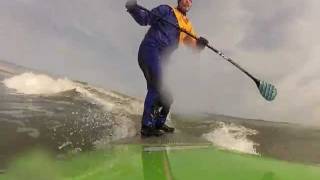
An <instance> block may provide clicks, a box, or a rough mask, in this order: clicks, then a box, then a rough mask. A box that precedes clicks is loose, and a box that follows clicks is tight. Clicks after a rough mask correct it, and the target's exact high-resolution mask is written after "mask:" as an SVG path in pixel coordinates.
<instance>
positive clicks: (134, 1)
mask: <svg viewBox="0 0 320 180" xmlns="http://www.w3.org/2000/svg"><path fill="white" fill-rule="evenodd" d="M136 5H137V0H128V1H127V3H126V8H127V10H129V11H130V10H131V9H133V8H134V7H135V6H136Z"/></svg>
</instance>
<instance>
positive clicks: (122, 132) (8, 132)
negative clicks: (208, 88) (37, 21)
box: [0, 62, 320, 171]
mask: <svg viewBox="0 0 320 180" xmlns="http://www.w3.org/2000/svg"><path fill="white" fill-rule="evenodd" d="M142 109H143V101H142V100H140V99H136V98H133V97H129V96H126V95H123V94H121V93H118V92H114V91H110V90H105V89H102V88H99V87H94V86H90V85H88V84H87V83H83V82H79V81H72V80H69V79H68V78H59V77H54V76H50V75H48V74H45V73H39V72H37V71H31V70H28V69H25V68H23V67H18V66H15V65H13V64H9V63H5V62H0V170H1V171H2V170H4V169H6V168H7V165H8V163H10V161H11V160H12V159H14V158H15V157H17V156H18V155H20V154H22V153H24V152H26V151H28V150H29V149H32V148H35V147H41V148H45V149H47V150H48V151H50V152H52V153H54V154H55V155H56V157H61V156H63V155H64V154H70V153H73V154H76V153H81V152H84V151H95V150H97V149H101V148H106V147H108V146H110V143H111V142H113V141H117V140H119V139H123V138H128V137H133V136H138V135H139V128H140V116H141V114H142ZM171 123H172V124H173V125H174V126H175V127H176V128H177V133H179V132H183V133H187V134H189V135H193V136H195V137H200V138H204V139H206V140H207V141H209V142H211V143H212V144H213V145H214V146H216V147H217V148H220V149H223V150H227V151H235V152H238V153H245V154H253V155H256V156H265V157H271V158H275V159H280V160H285V161H291V162H299V163H305V164H320V141H319V139H320V129H319V128H316V127H306V126H302V125H298V124H289V123H279V122H269V121H262V120H251V119H243V118H236V117H228V116H223V115H215V114H201V115H177V114H173V115H172V116H171Z"/></svg>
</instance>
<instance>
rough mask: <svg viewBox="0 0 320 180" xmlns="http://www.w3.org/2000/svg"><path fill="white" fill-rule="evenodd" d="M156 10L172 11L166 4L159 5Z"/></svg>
mask: <svg viewBox="0 0 320 180" xmlns="http://www.w3.org/2000/svg"><path fill="white" fill-rule="evenodd" d="M157 8H158V9H160V10H161V11H171V10H172V7H171V6H169V5H167V4H162V5H159V6H158V7H157Z"/></svg>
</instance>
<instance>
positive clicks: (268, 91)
mask: <svg viewBox="0 0 320 180" xmlns="http://www.w3.org/2000/svg"><path fill="white" fill-rule="evenodd" d="M259 91H260V94H261V95H262V96H263V97H264V98H265V99H266V100H267V101H272V100H274V99H275V98H276V96H277V89H276V88H275V86H274V85H272V84H269V83H267V82H265V81H260V84H259Z"/></svg>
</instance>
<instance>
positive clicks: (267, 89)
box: [137, 5, 277, 101]
mask: <svg viewBox="0 0 320 180" xmlns="http://www.w3.org/2000/svg"><path fill="white" fill-rule="evenodd" d="M137 7H138V8H140V9H142V10H144V11H147V12H149V13H150V14H152V15H153V16H155V17H157V18H159V19H160V20H162V21H163V22H166V23H168V24H170V25H172V26H174V27H176V28H177V29H178V30H179V31H181V32H184V33H186V34H187V35H189V36H190V37H192V38H194V39H196V40H197V39H198V37H196V36H194V35H193V34H191V33H190V32H188V31H186V30H185V29H183V28H181V27H179V26H178V25H176V24H174V23H172V22H170V21H168V20H166V19H163V18H162V17H160V16H158V15H157V14H155V13H153V12H152V11H149V10H148V9H146V8H144V7H142V6H140V5H137ZM206 46H207V47H208V48H209V49H211V50H212V51H213V52H215V53H217V54H218V55H219V56H221V57H222V58H223V59H225V60H227V61H228V62H230V63H231V64H233V65H234V66H236V67H237V68H238V69H239V70H240V71H242V72H243V73H245V74H246V75H247V76H249V77H250V78H251V79H252V80H253V81H254V82H255V84H256V85H257V87H258V89H259V92H260V94H261V95H262V96H263V97H264V98H265V99H266V100H267V101H272V100H274V99H275V97H276V96H277V89H276V88H275V86H274V85H272V84H270V83H267V82H265V81H261V80H259V79H258V78H256V77H254V76H253V75H251V74H250V73H249V72H248V71H246V70H245V69H243V68H242V67H241V66H240V65H239V64H237V63H236V62H234V61H233V60H232V59H231V58H230V57H227V56H225V55H224V54H223V53H222V52H221V51H219V50H218V49H216V48H214V47H212V46H210V45H209V44H207V45H206Z"/></svg>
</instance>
